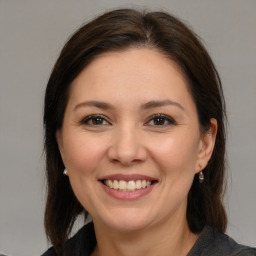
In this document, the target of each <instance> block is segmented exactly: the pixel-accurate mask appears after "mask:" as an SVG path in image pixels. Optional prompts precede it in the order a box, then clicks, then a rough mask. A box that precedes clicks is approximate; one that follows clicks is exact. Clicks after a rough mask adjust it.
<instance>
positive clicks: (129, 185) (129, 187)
mask: <svg viewBox="0 0 256 256" xmlns="http://www.w3.org/2000/svg"><path fill="white" fill-rule="evenodd" d="M104 184H105V185H106V186H108V187H110V188H113V189H116V190H122V191H135V190H136V189H142V188H147V187H149V186H150V185H151V181H146V180H136V181H134V180H129V181H128V182H127V181H124V180H120V181H117V180H114V181H112V180H105V181H104Z"/></svg>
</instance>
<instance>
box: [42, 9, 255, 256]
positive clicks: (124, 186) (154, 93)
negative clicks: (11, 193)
mask: <svg viewBox="0 0 256 256" xmlns="http://www.w3.org/2000/svg"><path fill="white" fill-rule="evenodd" d="M225 117H226V113H225V103H224V98H223V92H222V87H221V81H220V79H219V76H218V73H217V71H216V69H215V67H214V65H213V62H212V60H211V58H210V57H209V55H208V53H207V51H206V50H205V49H204V47H203V46H202V44H201V43H200V41H199V40H198V39H197V36H196V35H195V34H194V33H193V32H192V31H191V30H190V29H188V28H187V27H186V26H185V25H184V24H183V23H181V22H180V21H179V20H178V19H177V18H175V17H173V16H170V15H168V14H166V13H161V12H152V13H141V12H138V11H135V10H127V9H124V10H116V11H112V12H108V13H106V14H104V15H102V16H100V17H98V18H97V19H95V20H93V21H91V22H90V23H89V24H87V25H85V26H83V27H81V28H80V29H79V30H78V31H77V32H76V33H75V34H74V35H73V36H72V37H71V39H70V40H69V41H68V42H67V43H66V45H65V46H64V48H63V50H62V52H61V54H60V57H59V59H58V60H57V62H56V64H55V67H54V69H53V71H52V74H51V77H50V79H49V82H48V85H47V90H46V95H45V112H44V124H45V150H46V168H47V180H48V197H47V203H46V211H45V230H46V234H47V236H48V238H49V239H50V241H51V243H52V244H53V247H52V248H51V249H49V250H48V251H47V252H46V253H45V254H44V255H93V256H104V255H111V256H114V255H138V256H139V255H149V256H150V255H161V256H165V255H166V256H167V255H190V256H191V255H196V256H198V255H256V252H255V249H253V248H250V247H246V246H242V245H238V244H237V243H236V242H234V241H233V240H232V239H231V238H229V237H228V236H227V235H225V234H224V232H225V230H226V226H227V218H226V213H225V209H224V207H223V203H222V198H223V187H224V183H225V182H224V178H225V177H224V176H225ZM88 213H89V214H90V215H91V217H92V222H91V223H89V224H87V225H85V226H84V227H83V228H82V229H81V230H80V231H79V232H78V233H77V234H76V235H75V236H74V237H73V238H71V239H69V240H68V237H69V235H70V232H71V229H72V226H73V224H74V222H75V220H76V218H77V217H78V216H79V215H80V214H82V215H84V217H85V218H86V217H87V215H88Z"/></svg>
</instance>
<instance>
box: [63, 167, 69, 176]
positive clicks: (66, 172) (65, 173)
mask: <svg viewBox="0 0 256 256" xmlns="http://www.w3.org/2000/svg"><path fill="white" fill-rule="evenodd" d="M63 174H64V175H66V176H68V170H67V169H66V168H65V169H64V171H63Z"/></svg>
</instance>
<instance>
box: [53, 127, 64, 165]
mask: <svg viewBox="0 0 256 256" xmlns="http://www.w3.org/2000/svg"><path fill="white" fill-rule="evenodd" d="M55 137H56V141H57V144H58V147H59V151H60V155H61V158H62V161H63V164H64V165H65V160H64V153H63V151H64V150H63V140H62V133H61V130H57V131H56V133H55ZM65 166H66V165H65Z"/></svg>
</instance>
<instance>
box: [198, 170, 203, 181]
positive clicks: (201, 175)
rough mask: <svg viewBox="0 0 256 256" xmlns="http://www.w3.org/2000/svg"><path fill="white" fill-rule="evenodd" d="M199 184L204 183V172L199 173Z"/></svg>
mask: <svg viewBox="0 0 256 256" xmlns="http://www.w3.org/2000/svg"><path fill="white" fill-rule="evenodd" d="M198 177H199V182H200V183H203V182H204V174H203V172H202V171H201V172H199V176H198Z"/></svg>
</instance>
